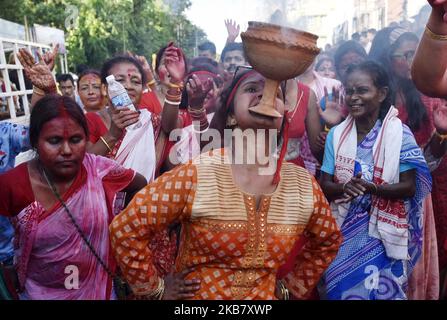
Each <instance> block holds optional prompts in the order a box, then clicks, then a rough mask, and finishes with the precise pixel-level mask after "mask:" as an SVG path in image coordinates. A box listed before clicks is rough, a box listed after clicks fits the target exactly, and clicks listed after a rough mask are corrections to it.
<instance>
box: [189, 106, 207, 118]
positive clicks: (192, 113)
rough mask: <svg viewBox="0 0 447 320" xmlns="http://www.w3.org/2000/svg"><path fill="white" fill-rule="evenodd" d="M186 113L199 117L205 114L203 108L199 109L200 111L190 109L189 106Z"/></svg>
mask: <svg viewBox="0 0 447 320" xmlns="http://www.w3.org/2000/svg"><path fill="white" fill-rule="evenodd" d="M188 112H189V113H190V114H191V115H195V116H201V115H202V114H203V113H204V112H205V108H204V107H200V109H194V108H191V107H190V106H188Z"/></svg>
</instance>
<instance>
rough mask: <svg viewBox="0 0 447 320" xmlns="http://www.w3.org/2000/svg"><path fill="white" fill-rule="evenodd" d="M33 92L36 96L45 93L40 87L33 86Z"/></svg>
mask: <svg viewBox="0 0 447 320" xmlns="http://www.w3.org/2000/svg"><path fill="white" fill-rule="evenodd" d="M33 93H35V94H37V95H38V96H44V95H45V91H43V90H42V89H40V88H38V87H36V86H33Z"/></svg>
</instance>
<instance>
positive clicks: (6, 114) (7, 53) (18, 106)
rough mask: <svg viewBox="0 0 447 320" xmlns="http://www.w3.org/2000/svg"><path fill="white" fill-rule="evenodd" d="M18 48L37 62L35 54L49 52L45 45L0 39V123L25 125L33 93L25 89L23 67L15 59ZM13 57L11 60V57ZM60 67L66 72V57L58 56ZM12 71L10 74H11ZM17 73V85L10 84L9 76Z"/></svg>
mask: <svg viewBox="0 0 447 320" xmlns="http://www.w3.org/2000/svg"><path fill="white" fill-rule="evenodd" d="M20 48H27V49H28V50H29V51H30V52H31V53H32V54H33V56H34V58H35V59H36V61H37V54H36V52H40V53H41V54H44V53H45V52H46V51H48V50H51V48H50V47H49V46H47V45H44V44H40V43H34V42H27V41H22V40H16V39H7V38H1V37H0V72H1V73H0V77H1V79H0V87H1V90H0V121H4V120H7V121H10V122H15V123H22V124H26V123H28V120H29V114H30V108H29V106H30V102H31V101H30V100H28V95H29V97H31V94H32V92H33V90H32V88H26V85H25V76H24V73H23V67H22V65H21V64H20V62H19V60H18V59H17V52H18V51H19V49H20ZM12 54H13V55H14V57H13V58H11V55H12ZM60 66H61V70H62V73H65V70H66V56H65V61H64V57H62V56H60ZM11 71H12V72H11ZM14 72H16V73H17V79H18V83H17V84H14V83H12V82H11V79H10V74H13V73H14Z"/></svg>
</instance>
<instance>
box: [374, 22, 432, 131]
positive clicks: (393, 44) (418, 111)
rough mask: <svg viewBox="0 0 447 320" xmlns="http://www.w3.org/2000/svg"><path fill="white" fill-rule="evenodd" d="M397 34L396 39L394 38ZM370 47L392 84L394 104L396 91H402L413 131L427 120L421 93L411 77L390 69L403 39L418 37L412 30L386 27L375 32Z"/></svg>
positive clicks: (416, 38) (408, 39) (416, 40)
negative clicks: (386, 71) (402, 75)
mask: <svg viewBox="0 0 447 320" xmlns="http://www.w3.org/2000/svg"><path fill="white" fill-rule="evenodd" d="M397 35H398V37H397V39H394V38H395V37H396V36H397ZM374 40H375V42H373V45H372V47H371V53H370V55H371V54H374V56H372V57H373V58H374V59H375V60H376V61H379V62H380V63H382V64H383V66H384V67H385V69H386V70H388V72H389V75H390V78H391V85H392V86H393V91H392V93H393V96H392V103H393V104H396V100H397V93H399V92H400V93H402V95H403V97H404V100H405V101H404V102H405V103H404V105H405V109H406V111H407V113H408V126H409V127H410V129H411V130H412V131H413V132H415V131H418V130H419V129H420V128H421V126H422V124H423V123H424V122H426V121H428V120H429V119H428V113H427V109H426V107H425V105H424V103H423V102H422V95H421V93H420V92H419V90H418V89H417V88H416V86H415V84H414V82H413V80H412V79H407V78H401V77H398V76H397V75H396V74H395V73H394V72H393V69H392V56H393V54H394V53H395V52H396V50H397V49H398V48H399V47H400V46H401V45H402V43H403V42H405V41H410V42H416V43H418V42H419V38H418V37H417V36H416V34H414V33H412V32H407V31H405V32H404V30H403V29H402V28H400V27H396V28H386V29H384V30H381V31H379V32H378V33H377V36H376V38H375V39H374Z"/></svg>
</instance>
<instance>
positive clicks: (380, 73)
mask: <svg viewBox="0 0 447 320" xmlns="http://www.w3.org/2000/svg"><path fill="white" fill-rule="evenodd" d="M354 71H362V72H365V73H367V74H369V75H370V76H371V78H372V80H373V83H374V85H375V86H376V87H377V88H379V89H380V88H388V93H387V95H386V97H385V100H383V102H382V104H381V105H380V111H379V119H380V120H382V121H383V119H385V117H386V115H387V114H388V111H389V110H390V107H391V106H392V96H393V93H392V88H391V87H390V77H389V76H388V72H387V71H386V70H385V69H384V68H383V66H381V65H380V64H379V63H377V62H375V61H372V60H367V61H364V62H362V63H360V64H356V65H351V66H349V68H348V70H347V71H346V79H347V78H348V76H349V75H350V74H351V73H353V72H354ZM344 86H345V87H346V83H344Z"/></svg>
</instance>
